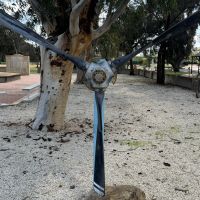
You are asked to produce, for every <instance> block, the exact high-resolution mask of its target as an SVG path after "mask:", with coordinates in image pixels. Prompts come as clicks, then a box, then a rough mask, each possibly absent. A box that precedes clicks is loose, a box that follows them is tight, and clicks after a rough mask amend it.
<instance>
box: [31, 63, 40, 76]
mask: <svg viewBox="0 0 200 200" xmlns="http://www.w3.org/2000/svg"><path fill="white" fill-rule="evenodd" d="M29 66H30V73H31V74H38V68H37V65H36V64H34V63H30V65H29Z"/></svg>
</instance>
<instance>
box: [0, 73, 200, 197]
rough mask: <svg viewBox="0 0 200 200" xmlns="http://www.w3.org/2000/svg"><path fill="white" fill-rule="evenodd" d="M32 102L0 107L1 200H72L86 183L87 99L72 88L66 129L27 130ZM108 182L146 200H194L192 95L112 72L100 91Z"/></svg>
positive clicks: (198, 104)
mask: <svg viewBox="0 0 200 200" xmlns="http://www.w3.org/2000/svg"><path fill="white" fill-rule="evenodd" d="M36 107H37V100H35V101H33V102H31V103H23V104H20V105H17V106H13V107H2V108H0V113H1V115H0V126H1V129H0V200H35V199H38V200H76V199H79V198H80V196H82V195H83V194H85V193H87V192H88V191H89V190H90V189H91V186H92V117H93V116H92V114H93V94H92V92H90V91H89V90H87V89H86V88H85V87H84V86H80V85H72V89H71V92H70V97H69V102H68V106H67V107H68V112H67V113H66V119H65V121H66V128H65V130H63V131H61V132H57V133H47V132H39V131H33V130H31V129H30V128H29V127H28V124H29V122H30V121H31V119H33V118H34V114H35V111H36ZM105 107H106V111H105V122H106V123H105V164H106V183H107V185H122V184H126V185H127V184H128V185H135V186H137V187H139V188H141V189H142V190H143V191H144V192H145V193H146V196H147V199H148V200H199V199H200V189H199V188H200V185H199V184H200V167H199V166H200V121H199V117H200V99H196V98H195V95H194V92H192V91H189V90H185V89H181V88H178V87H174V86H168V85H167V86H158V85H156V84H155V83H154V82H152V81H151V80H148V79H144V78H141V77H136V76H132V77H131V76H127V75H119V77H118V81H117V83H116V85H114V86H110V87H109V89H108V90H107V92H106V106H105Z"/></svg>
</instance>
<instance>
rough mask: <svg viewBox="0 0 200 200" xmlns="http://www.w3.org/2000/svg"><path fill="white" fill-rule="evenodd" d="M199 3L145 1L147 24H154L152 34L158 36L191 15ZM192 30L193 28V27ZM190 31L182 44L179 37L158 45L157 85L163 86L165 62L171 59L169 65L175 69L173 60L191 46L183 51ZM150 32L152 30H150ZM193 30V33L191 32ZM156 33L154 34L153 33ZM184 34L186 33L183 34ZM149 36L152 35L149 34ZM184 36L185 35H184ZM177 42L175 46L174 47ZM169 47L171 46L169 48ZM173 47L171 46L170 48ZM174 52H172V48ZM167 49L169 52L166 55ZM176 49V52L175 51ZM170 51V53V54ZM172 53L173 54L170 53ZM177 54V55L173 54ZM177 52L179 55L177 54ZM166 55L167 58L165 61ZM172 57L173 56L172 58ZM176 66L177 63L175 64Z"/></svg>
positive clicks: (191, 36) (195, 0)
mask: <svg viewBox="0 0 200 200" xmlns="http://www.w3.org/2000/svg"><path fill="white" fill-rule="evenodd" d="M199 4H200V2H199V1H198V0H193V1H191V0H185V1H182V0H147V1H146V5H145V7H146V12H147V16H148V20H149V24H154V34H155V35H159V34H160V33H161V32H163V31H165V30H167V29H168V28H170V27H171V26H173V25H174V24H176V23H178V22H180V21H181V20H182V19H183V18H184V17H185V16H186V15H187V14H188V13H191V12H193V11H195V10H197V9H199ZM193 28H194V27H193ZM193 28H192V29H191V30H190V33H191V34H188V36H186V37H188V39H187V40H186V41H185V42H184V43H183V40H182V38H181V37H177V38H176V39H173V41H174V42H172V41H170V42H169V41H168V42H163V43H161V45H160V48H159V52H158V63H157V83H159V84H164V80H165V61H166V60H168V61H169V60H170V59H171V61H172V60H173V61H172V62H171V64H173V66H174V67H175V63H174V61H175V59H179V58H178V56H179V55H180V52H181V51H182V56H183V57H185V56H186V54H187V53H188V50H189V48H190V46H191V45H188V47H187V48H186V49H187V50H186V49H185V50H183V49H184V48H185V47H184V45H186V43H187V42H188V43H191V40H192V38H193V33H194V29H193ZM151 30H152V29H151ZM192 30H193V31H192ZM155 31H156V32H155ZM185 33H186V32H185ZM150 35H152V33H151V32H150ZM184 35H185V34H184ZM175 42H177V44H178V45H177V46H176V45H175ZM170 45H171V46H170ZM172 45H173V46H172ZM174 47H175V48H176V50H174V51H173V50H172V49H173V48H174ZM167 49H168V50H169V52H168V53H167ZM177 49H178V51H177ZM170 51H171V52H170ZM172 51H173V53H172ZM175 52H177V53H175ZM178 52H179V53H178ZM167 55H168V56H169V58H168V59H167ZM172 55H173V56H172ZM179 64H180V62H179ZM176 65H177V63H176ZM175 68H177V67H175Z"/></svg>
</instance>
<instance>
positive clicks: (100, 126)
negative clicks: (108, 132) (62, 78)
mask: <svg viewBox="0 0 200 200" xmlns="http://www.w3.org/2000/svg"><path fill="white" fill-rule="evenodd" d="M103 134H104V92H97V91H95V97H94V146H93V148H94V149H93V152H94V180H93V187H94V190H95V192H97V194H99V195H100V196H104V195H105V167H104V136H103Z"/></svg>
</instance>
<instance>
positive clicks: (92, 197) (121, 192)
mask: <svg viewBox="0 0 200 200" xmlns="http://www.w3.org/2000/svg"><path fill="white" fill-rule="evenodd" d="M79 200H146V196H145V194H144V192H143V191H141V190H140V189H139V188H137V187H135V186H131V185H121V186H112V187H111V186H108V187H106V195H105V196H104V197H100V196H98V195H97V194H96V193H95V192H94V190H91V191H90V192H89V193H88V195H85V196H82V197H81V198H80V199H79Z"/></svg>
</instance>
